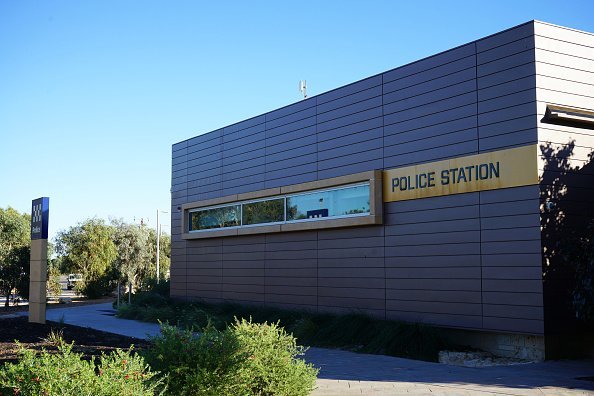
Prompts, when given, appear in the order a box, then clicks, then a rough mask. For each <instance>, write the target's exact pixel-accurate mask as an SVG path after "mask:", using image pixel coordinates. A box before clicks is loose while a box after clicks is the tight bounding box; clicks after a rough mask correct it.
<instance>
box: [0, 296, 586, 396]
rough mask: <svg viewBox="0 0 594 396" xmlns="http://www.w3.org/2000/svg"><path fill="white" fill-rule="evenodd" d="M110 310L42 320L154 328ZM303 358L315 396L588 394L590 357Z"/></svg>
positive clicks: (120, 330) (66, 312) (316, 354)
mask: <svg viewBox="0 0 594 396" xmlns="http://www.w3.org/2000/svg"><path fill="white" fill-rule="evenodd" d="M114 313H115V311H114V309H113V308H112V306H111V304H96V305H86V306H81V307H68V308H57V309H52V310H48V311H47V320H51V321H55V322H60V321H63V322H64V323H67V324H72V325H75V326H82V327H90V328H93V329H97V330H102V331H107V332H112V333H116V334H122V335H126V336H130V337H137V338H147V337H148V336H150V335H156V334H158V333H159V326H158V325H156V324H151V323H144V322H138V321H134V320H126V319H119V318H116V317H115V316H114ZM22 314H23V315H26V314H27V313H26V312H25V313H22ZM0 320H1V317H0ZM0 323H1V322H0ZM305 358H306V360H307V361H308V362H310V363H313V364H314V365H315V366H316V367H319V368H320V374H319V376H318V381H317V389H316V390H315V391H314V392H313V395H315V396H334V395H336V396H338V395H341V396H342V395H346V396H348V395H378V396H379V395H400V394H432V395H434V394H438V395H477V394H478V395H594V360H575V361H573V360H572V361H569V360H567V361H563V360H561V361H547V362H542V363H530V364H522V365H513V366H499V367H482V368H467V367H456V366H447V365H443V364H438V363H428V362H422V361H417V360H409V359H401V358H396V357H391V356H382V355H367V354H358V353H353V352H348V351H340V350H333V349H323V348H310V349H309V350H308V352H307V354H306V356H305ZM580 377H591V380H590V381H588V380H580V379H577V378H580Z"/></svg>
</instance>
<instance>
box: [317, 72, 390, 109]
mask: <svg viewBox="0 0 594 396" xmlns="http://www.w3.org/2000/svg"><path fill="white" fill-rule="evenodd" d="M381 84H382V76H381V75H377V76H373V77H369V78H366V79H364V80H360V81H357V82H354V83H352V84H349V85H345V86H344V87H340V88H336V89H334V90H332V91H329V92H326V93H323V94H321V95H318V96H317V97H316V98H317V104H318V106H322V105H323V104H324V103H327V102H330V101H332V100H336V99H339V98H342V97H345V96H348V95H353V94H355V93H357V92H361V91H365V90H367V89H369V88H373V87H376V86H378V85H381Z"/></svg>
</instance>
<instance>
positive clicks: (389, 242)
mask: <svg viewBox="0 0 594 396" xmlns="http://www.w3.org/2000/svg"><path fill="white" fill-rule="evenodd" d="M538 236H539V237H540V230H539V233H538ZM480 241H481V235H480V234H479V233H478V232H476V230H473V231H458V232H441V233H431V234H416V235H415V234H413V235H410V234H406V235H396V236H386V246H404V247H406V246H417V245H434V244H467V243H479V242H480Z"/></svg>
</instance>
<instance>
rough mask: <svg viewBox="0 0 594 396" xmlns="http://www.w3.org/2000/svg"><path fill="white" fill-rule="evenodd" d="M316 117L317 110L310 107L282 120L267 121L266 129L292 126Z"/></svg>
mask: <svg viewBox="0 0 594 396" xmlns="http://www.w3.org/2000/svg"><path fill="white" fill-rule="evenodd" d="M315 115H316V108H315V107H310V108H306V109H303V110H301V111H299V112H297V113H293V114H289V115H286V116H284V117H281V118H276V119H274V120H270V121H266V129H269V128H275V127H278V126H281V125H286V124H290V123H293V122H296V121H299V120H302V119H305V118H308V117H313V116H315Z"/></svg>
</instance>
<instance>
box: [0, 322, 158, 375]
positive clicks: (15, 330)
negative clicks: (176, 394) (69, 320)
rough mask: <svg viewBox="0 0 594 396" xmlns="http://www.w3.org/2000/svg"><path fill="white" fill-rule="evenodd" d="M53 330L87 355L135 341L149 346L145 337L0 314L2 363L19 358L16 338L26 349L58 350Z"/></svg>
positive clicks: (127, 345)
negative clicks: (7, 316) (32, 321)
mask: <svg viewBox="0 0 594 396" xmlns="http://www.w3.org/2000/svg"><path fill="white" fill-rule="evenodd" d="M52 331H53V332H54V333H56V332H59V333H60V334H61V335H62V338H63V339H64V341H66V342H68V343H71V342H73V341H74V344H75V347H74V348H73V351H75V352H77V353H80V352H82V353H83V354H84V356H85V357H87V358H89V357H90V356H100V355H101V352H105V353H109V352H110V351H113V350H115V349H117V348H120V349H128V348H129V347H130V345H132V344H133V345H134V349H135V350H140V349H143V348H146V347H147V346H148V343H147V342H146V341H145V340H140V339H137V338H132V337H126V336H121V335H117V334H111V333H105V332H103V331H98V330H93V329H88V328H84V327H78V326H71V325H67V324H61V323H56V322H47V323H46V324H38V323H29V322H28V319H27V318H26V317H18V318H2V316H0V366H2V365H4V363H6V362H16V361H17V359H18V347H17V344H16V342H15V340H18V341H19V342H20V343H21V345H22V346H23V347H25V348H27V349H33V350H36V351H41V350H42V349H46V350H48V351H55V350H56V345H55V343H54V342H52V340H51V337H50V334H51V332H52Z"/></svg>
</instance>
